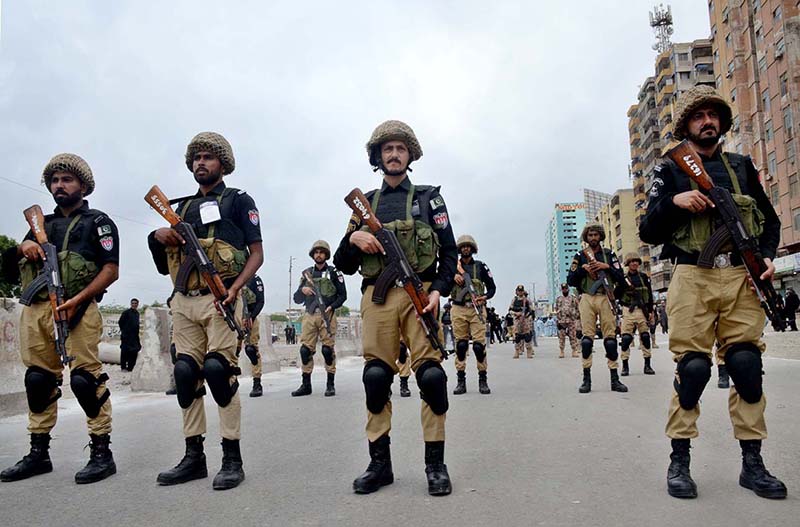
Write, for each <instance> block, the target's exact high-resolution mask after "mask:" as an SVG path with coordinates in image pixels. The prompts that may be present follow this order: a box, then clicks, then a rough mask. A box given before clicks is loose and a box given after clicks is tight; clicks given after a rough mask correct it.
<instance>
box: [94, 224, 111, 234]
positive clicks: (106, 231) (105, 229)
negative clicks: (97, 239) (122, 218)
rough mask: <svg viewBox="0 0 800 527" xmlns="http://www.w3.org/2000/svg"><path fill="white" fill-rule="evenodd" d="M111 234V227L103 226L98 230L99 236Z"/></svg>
mask: <svg viewBox="0 0 800 527" xmlns="http://www.w3.org/2000/svg"><path fill="white" fill-rule="evenodd" d="M104 234H111V225H101V226H99V227H98V228H97V235H98V236H103V235H104Z"/></svg>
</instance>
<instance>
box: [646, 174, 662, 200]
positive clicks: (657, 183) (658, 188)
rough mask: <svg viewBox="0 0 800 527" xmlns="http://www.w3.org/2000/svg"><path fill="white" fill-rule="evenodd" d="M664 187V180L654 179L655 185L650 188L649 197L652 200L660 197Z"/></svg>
mask: <svg viewBox="0 0 800 527" xmlns="http://www.w3.org/2000/svg"><path fill="white" fill-rule="evenodd" d="M663 186H664V180H663V179H661V178H660V177H657V178H653V185H652V186H651V187H650V192H649V196H650V197H651V198H656V197H658V195H659V193H660V192H661V187H663Z"/></svg>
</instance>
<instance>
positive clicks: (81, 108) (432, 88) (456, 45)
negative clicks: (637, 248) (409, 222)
mask: <svg viewBox="0 0 800 527" xmlns="http://www.w3.org/2000/svg"><path fill="white" fill-rule="evenodd" d="M671 5H672V9H673V16H674V20H675V34H674V36H673V41H675V42H683V41H691V40H695V39H698V38H707V37H708V35H709V21H708V12H707V4H706V2H705V1H702V0H681V1H674V2H671ZM1 9H2V19H1V23H2V27H1V28H0V159H2V160H3V165H4V169H3V172H2V174H0V177H1V178H4V179H0V188H2V193H3V196H4V198H5V199H4V203H5V206H3V207H2V208H0V226H1V227H0V233H2V234H6V235H9V236H12V237H14V238H16V239H17V240H20V239H21V238H22V236H23V235H24V233H25V231H26V224H25V222H24V218H23V216H22V210H23V209H24V208H25V207H27V206H29V205H31V204H32V203H40V204H41V205H42V206H43V207H44V208H45V209H46V210H50V209H52V207H53V202H52V198H51V197H50V195H49V194H48V193H46V192H45V189H44V187H41V186H40V183H39V181H40V175H41V172H42V168H43V167H44V165H45V164H46V163H47V161H48V160H49V158H50V157H51V156H52V155H54V154H56V153H58V152H65V151H66V152H74V153H77V154H79V155H81V156H82V157H84V158H85V159H86V160H87V161H88V162H89V164H90V166H91V167H92V170H93V172H94V174H95V179H96V183H97V188H96V190H95V192H94V194H93V195H92V196H91V197H90V198H91V199H90V203H91V206H92V207H95V208H98V209H101V210H103V211H105V212H107V213H109V214H110V215H111V216H112V218H114V220H115V221H116V223H117V225H118V226H119V230H120V235H121V265H120V279H119V281H118V282H116V283H115V284H113V285H112V287H111V289H110V291H109V294H108V295H107V296H106V300H105V302H112V303H127V301H128V299H129V298H130V297H132V296H136V297H139V298H140V299H142V300H143V301H144V302H146V303H150V302H152V301H154V300H159V301H162V302H163V301H164V299H165V298H166V297H167V296H168V295H169V292H170V290H171V284H170V282H169V278H167V277H162V276H160V275H158V274H157V273H156V271H155V267H154V266H153V264H152V260H151V258H150V255H149V252H148V251H147V244H146V236H147V233H148V232H149V231H150V230H152V229H154V228H157V227H161V226H163V224H162V221H163V220H162V219H161V218H160V217H159V216H158V215H156V213H155V212H153V211H151V210H150V209H149V208H148V207H147V205H146V204H145V202H144V201H143V196H144V194H145V192H146V191H147V190H148V189H149V188H150V186H151V185H153V184H158V185H159V186H160V187H161V189H162V190H164V192H165V193H166V194H167V195H168V196H180V195H186V194H190V193H192V192H194V191H196V188H197V186H196V184H195V183H194V180H193V178H192V175H191V173H190V172H189V171H188V170H187V169H186V166H185V165H184V157H183V156H184V152H185V148H186V144H187V143H188V141H189V140H190V139H191V137H192V136H193V135H194V134H195V133H197V132H200V131H205V130H213V131H217V132H220V133H222V134H223V135H224V136H225V137H227V138H228V140H229V141H230V142H231V144H232V145H233V149H234V154H235V156H236V171H235V172H234V173H233V174H231V175H230V176H227V177H226V179H225V181H226V184H228V185H229V186H234V187H237V188H242V189H245V190H246V191H247V192H248V193H249V194H251V195H252V196H253V197H254V199H255V201H256V203H257V205H258V207H259V209H260V211H261V218H262V234H263V237H264V251H265V258H266V259H265V262H264V266H263V267H262V268H261V270H260V271H259V274H260V276H261V277H262V278H263V279H264V282H265V284H266V286H267V306H266V308H265V309H266V310H268V311H279V310H283V309H285V308H286V307H287V304H288V297H289V283H288V261H289V257H290V256H294V257H296V258H297V260H296V264H295V273H294V277H293V284H292V289H294V288H296V287H297V281H298V276H299V275H298V272H297V271H298V269H302V268H304V267H305V266H308V265H310V264H311V260H310V259H309V258H308V255H307V252H308V248H309V247H310V244H311V243H312V242H313V241H314V240H316V239H318V238H323V239H326V240H328V241H329V242H330V243H331V245H332V246H334V247H335V246H336V245H338V243H339V240H340V239H341V236H342V235H343V233H344V229H345V226H346V223H347V220H348V218H349V216H350V214H349V209H348V208H347V207H346V205H345V204H344V202H343V198H344V196H345V195H346V194H347V193H348V192H349V191H350V190H351V189H352V188H353V187H356V186H358V187H360V188H361V189H362V190H364V191H365V192H366V191H367V190H369V189H371V188H375V187H376V186H378V185H379V183H380V176H379V175H378V174H374V173H373V172H372V171H371V170H370V167H369V164H368V161H367V156H366V152H365V150H364V144H365V143H366V141H367V139H368V138H369V136H370V134H371V132H372V130H373V128H374V127H375V126H376V125H377V124H378V123H380V122H381V121H383V120H386V119H400V120H403V121H405V122H407V123H408V124H409V125H411V127H412V128H413V129H414V130H415V132H416V134H417V137H418V138H419V140H420V143H421V144H422V148H423V150H424V157H423V158H422V159H421V160H420V161H419V162H417V163H415V164H414V166H413V168H414V173H413V174H412V176H411V177H412V181H414V182H415V183H417V184H436V185H441V186H442V195H443V196H444V198H445V201H446V202H447V206H448V208H449V210H450V214H451V220H452V224H453V226H454V229H455V232H456V235H459V234H462V233H470V234H472V235H473V236H474V237H475V238H476V239H477V241H478V244H479V245H480V254H479V256H478V257H479V258H480V259H482V260H484V261H485V262H487V264H488V265H489V267H490V268H491V269H492V271H493V274H494V276H495V279H496V281H497V283H498V294H497V296H496V297H495V300H494V305H496V306H498V307H499V308H501V309H503V310H504V309H505V307H506V306H507V305H508V302H509V301H510V300H511V296H512V295H513V288H514V286H515V285H516V284H517V283H525V284H526V286H527V287H530V283H531V282H534V281H535V282H536V284H537V293H540V292H544V291H545V289H546V282H545V262H544V257H545V248H544V240H545V232H546V228H547V221H548V220H549V218H550V216H551V214H552V210H553V205H554V203H556V202H563V201H580V200H581V199H582V194H581V189H582V188H584V187H589V188H594V189H598V190H602V191H606V192H613V191H614V190H615V189H617V188H623V187H628V186H630V184H629V180H628V171H627V166H628V164H629V161H630V159H629V156H630V153H629V147H628V132H627V117H626V112H627V109H628V107H629V106H630V105H631V104H633V103H634V102H635V101H636V94H637V92H638V88H639V85H640V84H641V82H642V81H643V80H644V79H645V78H646V77H647V76H648V75H652V74H653V60H654V58H655V52H654V51H653V50H652V49H651V45H652V44H653V42H654V37H653V34H652V31H651V29H650V27H649V24H648V10H649V9H652V7H651V6H650V5H649V4H648V3H647V2H642V1H641V0H629V1H605V2H595V1H583V2H546V3H545V2H529V1H522V2H510V1H502V0H500V1H497V2H486V1H474V2H473V1H414V0H406V1H402V2H393V1H381V0H373V1H371V2H348V1H339V2H321V1H308V2H297V1H286V2H264V1H253V2H244V1H239V2H234V1H231V2H218V1H215V2H206V1H198V0H194V1H170V2H163V1H158V2H156V1H115V2H106V1H101V0H96V1H78V0H72V1H70V2H57V1H52V2H44V1H28V0H26V1H23V0H11V1H10V0H5V1H3V2H2V8H1ZM9 180H11V181H14V182H16V183H12V182H10V181H9ZM22 185H24V186H22ZM28 187H30V188H28ZM358 284H359V281H358V280H357V279H355V278H353V279H348V290H349V298H348V300H347V305H348V306H350V307H352V308H356V309H357V308H358V306H359V302H360V298H361V294H360V292H359V290H358Z"/></svg>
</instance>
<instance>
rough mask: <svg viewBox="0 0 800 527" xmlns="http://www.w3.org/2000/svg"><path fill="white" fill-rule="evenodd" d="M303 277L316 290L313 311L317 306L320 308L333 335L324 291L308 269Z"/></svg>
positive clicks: (329, 333)
mask: <svg viewBox="0 0 800 527" xmlns="http://www.w3.org/2000/svg"><path fill="white" fill-rule="evenodd" d="M303 278H304V279H305V281H306V282H307V283H308V285H309V287H311V289H313V290H314V302H315V303H316V305H315V304H312V305H311V312H312V313H313V312H314V310H315V309H316V308H319V313H320V315H322V321H323V322H325V327H326V328H327V329H328V335H331V336H333V333H332V332H331V316H330V315H329V314H328V312H327V311H326V310H327V308H328V306H326V305H325V299H324V298H323V297H322V291H320V290H319V286H318V285H317V283H316V282H315V281H314V278H312V276H311V273H309V272H308V271H303Z"/></svg>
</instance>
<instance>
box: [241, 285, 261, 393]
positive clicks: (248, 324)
mask: <svg viewBox="0 0 800 527" xmlns="http://www.w3.org/2000/svg"><path fill="white" fill-rule="evenodd" d="M242 300H244V303H245V306H246V307H245V309H244V313H243V315H242V327H243V328H244V329H245V330H247V331H248V338H247V340H246V341H245V342H242V343H241V344H243V345H244V353H245V355H246V356H247V358H248V360H249V361H250V364H251V365H252V366H253V388H252V389H251V390H250V397H261V396H262V395H263V394H264V388H263V386H261V372H262V370H261V351H260V350H259V348H258V345H259V341H260V340H261V327H260V325H259V323H258V315H259V313H261V310H262V309H263V308H264V282H262V281H261V278H260V277H259V276H258V275H255V276H253V278H251V279H250V281H249V282H247V285H246V286H244V287H243V288H242ZM241 344H240V345H241Z"/></svg>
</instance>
